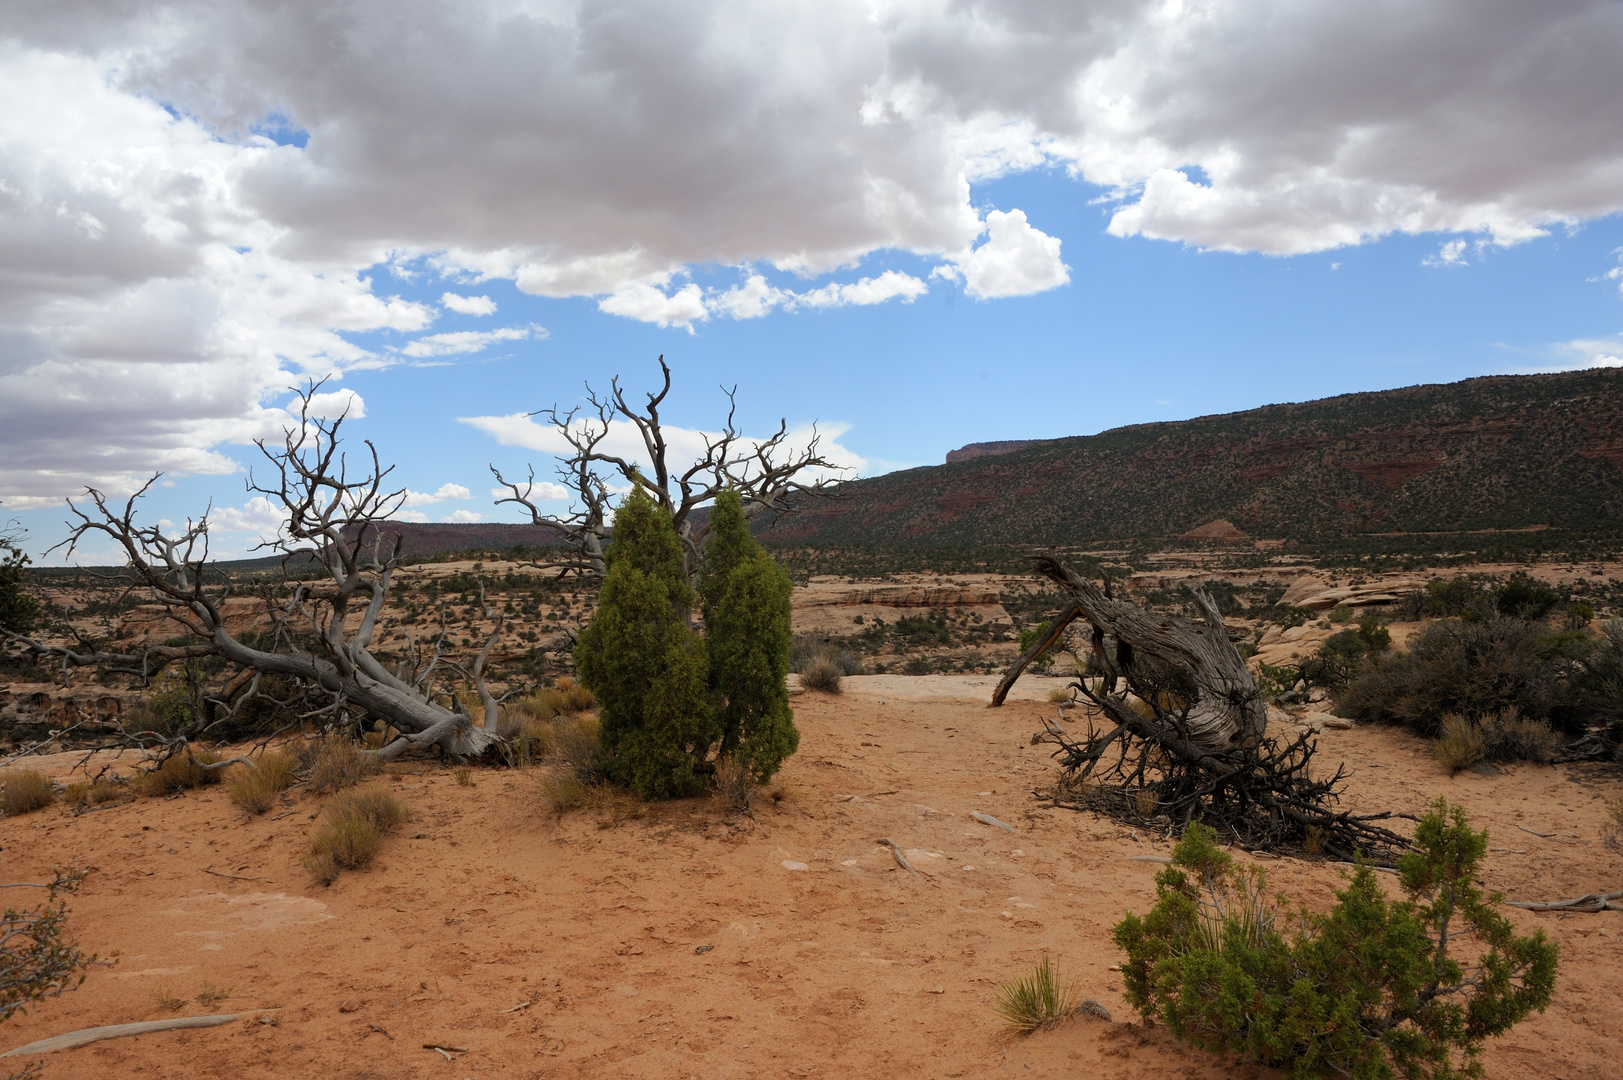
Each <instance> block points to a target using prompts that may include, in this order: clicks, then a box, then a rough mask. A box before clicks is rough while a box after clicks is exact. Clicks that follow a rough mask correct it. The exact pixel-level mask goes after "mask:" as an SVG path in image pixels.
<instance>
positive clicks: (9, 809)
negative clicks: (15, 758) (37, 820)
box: [0, 769, 56, 817]
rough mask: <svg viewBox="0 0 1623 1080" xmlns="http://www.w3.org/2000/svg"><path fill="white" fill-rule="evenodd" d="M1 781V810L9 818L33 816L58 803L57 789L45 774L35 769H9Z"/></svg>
mask: <svg viewBox="0 0 1623 1080" xmlns="http://www.w3.org/2000/svg"><path fill="white" fill-rule="evenodd" d="M3 777H4V778H3V779H0V785H4V786H0V810H4V811H5V814H6V816H7V817H15V816H17V815H18V814H31V813H33V812H34V811H35V810H43V809H45V808H46V807H47V806H50V805H51V804H52V803H53V802H55V801H56V789H55V788H53V787H52V786H51V781H50V780H49V779H47V778H46V777H45V775H44V774H43V773H39V772H35V771H34V770H33V769H7V770H6V772H5V773H4V774H3Z"/></svg>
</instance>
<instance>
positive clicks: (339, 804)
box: [304, 786, 411, 885]
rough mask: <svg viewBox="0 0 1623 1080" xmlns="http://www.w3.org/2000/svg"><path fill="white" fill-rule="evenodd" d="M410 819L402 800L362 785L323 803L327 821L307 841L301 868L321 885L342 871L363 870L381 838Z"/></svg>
mask: <svg viewBox="0 0 1623 1080" xmlns="http://www.w3.org/2000/svg"><path fill="white" fill-rule="evenodd" d="M410 820H411V808H410V807H409V806H407V805H406V803H405V801H404V800H402V799H400V798H399V797H397V796H396V795H394V794H392V793H391V792H389V791H387V790H385V789H384V788H381V787H375V786H374V787H362V788H356V789H355V790H353V791H346V792H343V793H342V794H339V795H337V796H335V797H334V798H333V799H332V800H331V801H330V802H329V803H328V804H327V822H326V824H324V825H323V826H322V827H321V830H320V831H319V832H317V833H316V837H315V840H314V841H312V842H311V845H310V854H309V856H307V857H306V858H305V860H304V866H305V869H307V870H309V871H310V873H311V874H312V875H313V876H314V877H315V879H316V880H317V881H319V882H321V884H323V885H331V884H332V883H333V882H334V881H336V880H337V879H338V875H339V874H340V873H341V872H343V871H345V870H364V869H365V868H366V867H368V866H370V865H372V861H373V860H374V859H376V858H377V857H378V853H379V852H380V851H382V850H383V838H384V836H385V835H387V834H388V833H389V832H390V830H392V829H393V828H394V827H395V826H397V825H399V824H401V823H402V822H406V821H410Z"/></svg>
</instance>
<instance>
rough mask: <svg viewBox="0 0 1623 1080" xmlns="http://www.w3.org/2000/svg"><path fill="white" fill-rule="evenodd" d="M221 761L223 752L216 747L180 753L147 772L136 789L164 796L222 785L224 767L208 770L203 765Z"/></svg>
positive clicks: (144, 792)
mask: <svg viewBox="0 0 1623 1080" xmlns="http://www.w3.org/2000/svg"><path fill="white" fill-rule="evenodd" d="M219 760H220V755H219V754H216V753H214V752H213V751H212V750H193V751H192V752H191V753H189V754H176V755H174V756H173V757H171V758H168V759H167V760H165V761H164V763H163V764H162V765H159V766H158V767H157V768H156V769H153V770H152V771H151V772H147V773H143V774H142V775H141V777H140V778H139V779H137V780H136V781H135V790H136V792H137V793H139V794H141V795H146V796H149V797H152V798H160V797H162V796H165V795H173V794H175V793H176V792H179V791H187V790H189V789H191V788H197V787H203V786H204V785H205V784H218V783H219V782H220V780H221V776H220V771H221V770H219V769H205V768H203V766H204V765H213V764H214V763H215V762H217V761H219Z"/></svg>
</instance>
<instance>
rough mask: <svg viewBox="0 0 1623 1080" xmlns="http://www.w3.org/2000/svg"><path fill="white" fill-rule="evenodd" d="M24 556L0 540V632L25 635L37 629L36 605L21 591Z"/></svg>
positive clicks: (7, 542) (25, 560) (9, 544)
mask: <svg viewBox="0 0 1623 1080" xmlns="http://www.w3.org/2000/svg"><path fill="white" fill-rule="evenodd" d="M28 561H29V560H28V556H27V555H25V554H23V553H22V552H21V551H19V550H17V549H16V548H15V547H13V546H12V545H11V543H10V542H9V541H7V540H5V539H3V538H0V630H10V631H11V632H12V633H14V634H26V633H28V632H29V631H30V630H32V629H34V627H36V626H38V625H39V620H40V616H41V615H42V614H43V612H42V611H41V609H40V606H39V601H38V600H35V599H34V598H33V597H32V596H29V595H28V594H27V593H26V592H24V591H23V567H25V566H27V565H28Z"/></svg>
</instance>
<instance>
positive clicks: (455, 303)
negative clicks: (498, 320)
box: [440, 292, 496, 315]
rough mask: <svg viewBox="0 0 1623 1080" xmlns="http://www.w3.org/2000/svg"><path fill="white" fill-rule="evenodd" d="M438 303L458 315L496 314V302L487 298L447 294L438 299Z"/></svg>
mask: <svg viewBox="0 0 1623 1080" xmlns="http://www.w3.org/2000/svg"><path fill="white" fill-rule="evenodd" d="M440 303H442V304H444V305H445V306H446V307H448V308H450V309H451V310H452V311H454V312H456V313H457V314H459V315H494V314H496V301H494V300H492V299H491V298H490V297H488V296H460V295H458V294H457V293H454V292H448V293H445V294H444V295H443V296H441V297H440Z"/></svg>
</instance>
